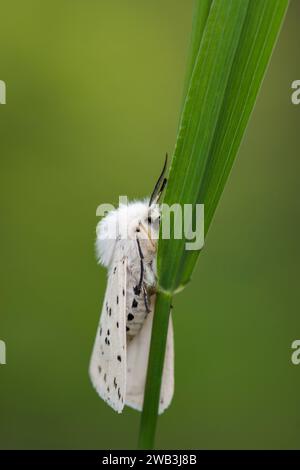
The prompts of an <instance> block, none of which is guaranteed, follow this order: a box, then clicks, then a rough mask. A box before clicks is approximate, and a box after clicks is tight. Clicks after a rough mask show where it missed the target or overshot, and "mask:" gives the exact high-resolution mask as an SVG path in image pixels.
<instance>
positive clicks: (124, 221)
mask: <svg viewBox="0 0 300 470" xmlns="http://www.w3.org/2000/svg"><path fill="white" fill-rule="evenodd" d="M159 216H160V211H159V206H158V205H153V206H151V207H149V199H145V200H143V201H133V202H130V203H129V204H126V205H125V204H121V205H120V206H119V207H118V209H114V210H112V211H111V212H109V213H108V214H107V215H106V216H105V217H104V218H103V219H102V220H101V221H100V222H99V223H98V225H97V229H96V232H97V238H96V254H97V259H98V261H99V262H100V263H101V264H103V265H104V266H106V267H108V268H109V267H110V265H111V263H112V261H113V258H114V255H115V251H116V247H117V244H118V245H119V246H122V251H123V254H124V255H125V256H126V257H127V258H128V259H129V261H130V260H131V259H133V258H136V255H137V245H136V239H137V238H138V239H139V240H140V244H141V246H142V248H143V253H144V255H145V257H146V258H147V255H148V253H151V254H152V256H153V253H154V252H155V251H156V245H157V240H158V234H159ZM149 218H150V219H149ZM149 221H150V222H149Z"/></svg>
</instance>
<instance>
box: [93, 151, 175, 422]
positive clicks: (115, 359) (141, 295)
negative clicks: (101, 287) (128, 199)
mask: <svg viewBox="0 0 300 470" xmlns="http://www.w3.org/2000/svg"><path fill="white" fill-rule="evenodd" d="M166 164H167V158H166V161H165V164H164V168H163V171H162V173H161V175H160V177H159V179H158V181H157V183H156V185H155V188H154V191H153V193H152V196H151V198H150V199H146V200H144V201H136V202H132V203H129V204H128V205H120V206H119V208H118V209H116V210H112V211H111V212H109V213H108V214H107V215H106V216H105V217H104V218H103V219H102V220H101V221H100V222H99V226H98V230H97V240H96V251H97V256H98V259H99V261H100V263H102V264H103V265H104V266H105V267H106V268H107V269H108V281H107V288H106V293H105V298H104V303H103V308H102V313H101V317H100V324H99V327H98V329H97V334H96V339H95V343H94V348H93V352H92V357H91V361H90V368H89V373H90V377H91V381H92V383H93V385H94V387H95V389H96V391H97V392H98V394H99V395H100V397H101V398H103V400H105V401H106V402H107V403H108V404H109V405H110V406H111V407H112V408H113V409H114V410H116V411H117V412H118V413H121V412H122V411H123V408H124V405H127V406H130V407H132V408H134V409H136V410H139V411H141V410H142V408H143V400H144V389H145V381H146V373H147V364H148V356H149V348H150V338H151V328H152V320H153V314H154V306H155V292H156V248H157V241H158V235H159V223H160V209H159V205H158V201H159V198H160V195H161V193H162V191H163V189H164V186H165V183H166V178H164V174H165V170H166ZM173 392H174V345H173V326H172V319H171V316H170V322H169V329H168V336H167V347H166V353H165V360H164V369H163V377H162V385H161V392H160V403H159V413H162V412H163V411H164V410H165V409H166V408H167V407H168V406H169V405H170V403H171V400H172V397H173Z"/></svg>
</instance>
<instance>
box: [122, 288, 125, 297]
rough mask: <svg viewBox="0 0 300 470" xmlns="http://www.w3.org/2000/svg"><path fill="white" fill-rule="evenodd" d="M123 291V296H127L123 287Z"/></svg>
mask: <svg viewBox="0 0 300 470" xmlns="http://www.w3.org/2000/svg"><path fill="white" fill-rule="evenodd" d="M122 293H123V297H125V290H124V289H123V291H122Z"/></svg>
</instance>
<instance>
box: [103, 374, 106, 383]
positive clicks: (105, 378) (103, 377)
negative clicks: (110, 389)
mask: <svg viewBox="0 0 300 470" xmlns="http://www.w3.org/2000/svg"><path fill="white" fill-rule="evenodd" d="M103 378H104V382H106V374H104V377H103Z"/></svg>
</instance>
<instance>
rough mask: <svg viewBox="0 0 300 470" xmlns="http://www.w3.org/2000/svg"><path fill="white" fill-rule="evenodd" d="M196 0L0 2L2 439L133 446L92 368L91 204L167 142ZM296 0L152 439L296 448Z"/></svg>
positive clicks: (140, 179)
mask: <svg viewBox="0 0 300 470" xmlns="http://www.w3.org/2000/svg"><path fill="white" fill-rule="evenodd" d="M192 6H193V2H192V0H186V1H184V2H183V1H179V0H177V1H175V0H163V1H158V0H152V1H151V2H147V1H140V0H139V1H138V0H131V1H126V0H118V1H114V2H107V1H101V0H98V1H96V0H85V1H84V0H81V1H79V0H76V1H72V0H52V1H43V2H41V1H33V0H27V1H26V2H23V1H21V0H15V1H14V0H12V1H10V2H2V3H1V7H0V8H1V29H0V64H1V67H0V79H1V80H4V81H5V82H6V84H7V104H6V105H5V106H1V107H0V123H1V125H0V149H1V171H0V191H1V198H0V204H1V208H0V213H1V234H0V247H1V316H0V339H2V340H5V341H6V344H7V365H5V366H0V447H1V448H10V449H11V448H71V449H76V448H103V449H105V448H107V449H113V448H134V447H135V446H136V442H137V432H138V426H139V418H140V415H139V413H137V412H135V411H133V410H130V409H126V411H125V412H124V414H123V415H122V416H119V415H117V414H116V413H114V412H113V411H112V410H111V409H110V408H109V407H108V406H107V405H106V404H105V403H104V402H103V401H102V400H101V399H99V398H98V396H97V395H96V393H95V391H94V390H93V388H92V386H91V384H90V382H89V378H88V374H87V368H88V362H89V357H90V353H91V348H92V344H93V341H94V335H95V332H96V326H97V323H98V319H99V312H100V309H101V304H102V299H103V294H104V289H105V282H106V272H105V270H104V269H102V268H100V267H98V266H97V265H96V262H95V258H94V247H93V244H94V238H95V226H96V223H97V217H96V215H95V211H96V207H97V205H98V204H100V203H102V202H111V203H116V202H117V200H118V195H119V194H127V195H128V196H129V197H144V196H145V195H147V194H149V193H150V191H151V189H152V187H153V184H154V182H155V180H156V177H157V175H158V173H159V171H160V169H161V165H162V161H163V157H164V154H165V152H166V151H169V153H172V150H173V148H174V143H175V137H176V127H177V123H178V115H179V110H180V107H181V99H182V96H181V93H182V87H183V81H184V73H185V65H186V58H187V50H188V43H189V34H190V30H191V18H192ZM299 15H300V2H299V1H297V0H293V1H292V2H291V5H290V9H289V11H288V14H287V17H286V21H285V23H284V26H283V29H282V32H281V35H280V38H279V41H278V43H277V47H276V50H275V52H274V55H273V57H272V61H271V65H270V67H269V69H268V73H267V75H266V78H265V81H264V84H263V87H262V90H261V93H260V95H259V99H258V101H257V104H256V107H255V110H254V113H253V115H252V118H251V122H250V125H249V127H248V130H247V133H246V136H245V139H244V141H243V144H242V147H241V149H240V152H239V155H238V158H237V161H236V164H235V166H234V169H233V171H232V174H231V177H230V179H229V182H228V184H227V187H226V190H225V192H224V194H223V197H222V200H221V203H220V205H219V207H218V210H217V213H216V215H215V219H214V222H213V225H212V227H211V229H210V232H209V235H208V238H207V241H206V247H205V250H204V252H203V254H202V255H201V256H200V259H199V263H198V267H197V269H196V272H195V274H194V278H193V282H192V283H191V284H190V285H189V286H188V287H187V288H186V289H185V291H183V292H182V293H181V294H180V295H178V296H177V297H176V298H175V301H174V307H175V309H174V324H175V341H176V393H175V397H174V401H173V403H172V406H171V407H170V409H169V410H168V411H167V412H166V413H165V414H164V415H163V416H162V417H161V418H160V419H159V428H158V435H157V446H158V447H159V448H207V449H215V448H223V449H224V448H225V449H227V448H272V449H278V448H299V447H300V446H299V431H300V405H299V390H300V366H298V367H297V366H294V365H292V364H291V361H290V356H291V343H292V341H293V340H294V339H299V338H300V316H299V300H300V298H299V262H300V249H299V235H300V224H299V215H300V214H299V212H300V202H299V170H300V164H299V124H300V106H298V107H297V106H293V105H292V104H291V99H290V96H291V88H290V86H291V83H292V81H293V80H296V79H299V78H300V63H299V55H298V53H299V51H298V45H299V39H300V30H299V22H298V18H299Z"/></svg>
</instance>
